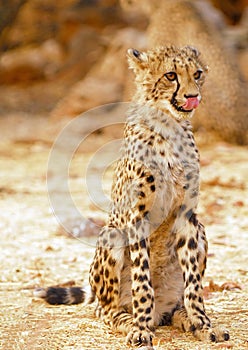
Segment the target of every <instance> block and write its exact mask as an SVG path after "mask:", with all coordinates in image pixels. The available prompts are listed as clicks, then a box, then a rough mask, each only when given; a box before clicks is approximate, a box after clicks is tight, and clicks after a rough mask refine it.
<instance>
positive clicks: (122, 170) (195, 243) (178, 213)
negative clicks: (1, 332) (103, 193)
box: [45, 47, 229, 347]
mask: <svg viewBox="0 0 248 350" xmlns="http://www.w3.org/2000/svg"><path fill="white" fill-rule="evenodd" d="M128 62H129V66H130V68H131V69H132V70H133V71H134V73H135V80H136V85H137V91H136V94H135V95H134V97H133V102H132V104H131V107H130V109H129V111H128V118H127V123H126V127H125V132H124V139H123V145H122V156H121V159H120V160H119V161H118V163H117V166H116V169H115V175H114V181H113V186H112V196H111V197H112V205H111V208H110V213H109V218H108V222H107V225H106V226H105V227H104V228H103V229H102V231H101V232H100V235H99V238H98V242H97V248H96V252H95V256H94V259H93V262H92V264H91V267H90V277H89V281H90V286H91V291H92V293H90V298H88V297H87V292H86V291H85V290H84V289H81V290H79V289H75V288H74V290H72V292H73V293H71V294H73V296H74V297H73V298H71V297H70V298H68V294H69V293H70V291H68V290H67V291H64V290H63V289H62V290H61V289H59V290H58V291H57V292H58V293H57V294H58V298H56V289H54V288H52V289H51V288H50V291H49V289H48V291H47V293H46V295H45V298H46V299H47V300H48V301H49V299H50V300H52V301H53V303H55V302H56V301H57V302H59V303H63V301H65V302H67V301H68V300H71V301H72V302H74V301H77V300H81V301H83V300H86V299H87V298H88V300H90V301H92V300H93V297H92V294H93V295H95V296H96V298H97V300H98V306H97V309H96V315H97V316H98V317H100V318H101V319H102V320H103V321H104V322H105V323H106V324H108V325H109V326H110V327H112V328H113V329H114V330H117V331H120V332H122V333H124V334H127V342H128V344H131V345H134V346H141V345H144V346H150V347H151V346H152V338H153V332H154V330H155V328H156V327H157V326H159V325H169V324H172V325H174V326H175V327H178V328H180V329H181V330H183V331H191V332H193V334H194V335H195V336H196V337H197V338H198V339H201V340H209V341H214V342H215V341H223V340H228V339H229V334H228V332H227V331H226V330H225V329H224V328H222V327H213V326H212V324H211V321H210V319H209V317H208V316H207V314H206V312H205V307H204V301H203V288H202V279H203V275H204V271H205V268H206V259H207V240H206V236H205V230H204V226H203V225H202V224H201V223H200V222H199V221H198V219H197V215H196V210H197V204H198V197H199V155H198V150H197V147H196V145H195V141H194V137H193V133H192V130H191V125H190V121H189V120H190V119H191V117H192V116H193V113H194V108H196V107H197V106H198V103H199V102H200V100H201V88H202V85H203V83H204V80H205V76H206V74H207V68H206V65H205V64H204V63H203V62H202V61H201V60H200V58H199V52H198V51H197V50H196V49H195V48H192V47H184V48H182V49H178V48H176V47H160V48H157V49H154V50H150V51H147V52H139V51H137V50H135V49H130V50H128Z"/></svg>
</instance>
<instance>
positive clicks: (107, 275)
mask: <svg viewBox="0 0 248 350" xmlns="http://www.w3.org/2000/svg"><path fill="white" fill-rule="evenodd" d="M105 277H106V278H108V277H109V270H108V269H106V270H105Z"/></svg>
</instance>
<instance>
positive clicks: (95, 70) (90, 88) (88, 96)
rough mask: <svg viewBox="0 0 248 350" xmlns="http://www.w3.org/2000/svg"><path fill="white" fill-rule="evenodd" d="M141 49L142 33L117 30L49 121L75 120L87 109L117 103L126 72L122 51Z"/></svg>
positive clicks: (143, 39)
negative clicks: (107, 46) (104, 50)
mask: <svg viewBox="0 0 248 350" xmlns="http://www.w3.org/2000/svg"><path fill="white" fill-rule="evenodd" d="M145 45H146V39H145V36H144V34H143V33H142V32H139V31H137V30H135V29H131V28H127V29H121V30H119V31H118V32H117V33H116V35H115V36H114V38H113V39H112V40H111V42H110V44H109V48H108V49H107V51H106V54H105V55H104V56H103V57H102V58H101V59H100V60H99V61H98V62H97V63H96V64H95V65H94V66H93V67H92V69H91V70H90V71H89V73H88V74H87V75H86V77H85V78H84V79H83V80H81V81H79V82H78V83H76V84H75V85H74V86H73V87H72V88H71V90H70V91H69V93H68V95H67V96H65V98H63V99H62V100H61V101H60V102H59V103H58V105H57V106H56V107H55V109H54V110H53V111H52V114H51V115H52V117H53V118H54V117H55V118H61V117H75V116H76V115H78V114H80V113H82V112H84V111H86V110H88V109H90V108H93V107H96V106H99V105H102V104H106V103H111V102H117V101H121V100H122V95H123V87H124V83H125V80H126V76H127V72H128V69H127V64H126V50H127V49H128V48H129V47H133V46H135V47H137V48H143V47H145Z"/></svg>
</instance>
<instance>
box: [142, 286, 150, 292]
mask: <svg viewBox="0 0 248 350" xmlns="http://www.w3.org/2000/svg"><path fill="white" fill-rule="evenodd" d="M142 288H143V289H144V291H146V292H147V291H148V289H149V288H148V287H147V285H146V284H143V286H142Z"/></svg>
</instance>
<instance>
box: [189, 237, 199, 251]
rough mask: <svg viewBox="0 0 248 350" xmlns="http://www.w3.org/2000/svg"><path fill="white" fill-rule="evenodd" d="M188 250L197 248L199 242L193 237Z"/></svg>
mask: <svg viewBox="0 0 248 350" xmlns="http://www.w3.org/2000/svg"><path fill="white" fill-rule="evenodd" d="M188 248H189V249H191V250H192V249H196V248H197V242H196V241H195V239H194V238H193V237H191V238H190V240H189V241H188Z"/></svg>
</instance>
